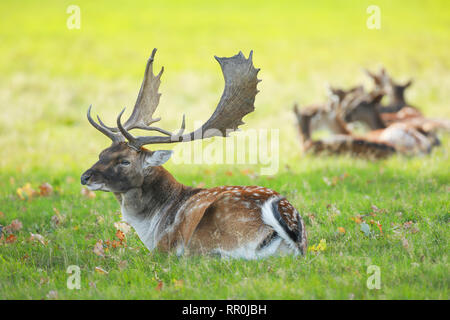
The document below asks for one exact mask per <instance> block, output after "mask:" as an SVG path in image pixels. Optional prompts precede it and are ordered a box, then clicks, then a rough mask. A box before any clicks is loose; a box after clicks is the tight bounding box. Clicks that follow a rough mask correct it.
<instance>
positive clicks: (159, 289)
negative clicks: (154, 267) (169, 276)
mask: <svg viewBox="0 0 450 320" xmlns="http://www.w3.org/2000/svg"><path fill="white" fill-rule="evenodd" d="M163 286H164V283H163V282H162V281H158V284H157V285H156V288H155V289H156V291H161V290H162V288H163Z"/></svg>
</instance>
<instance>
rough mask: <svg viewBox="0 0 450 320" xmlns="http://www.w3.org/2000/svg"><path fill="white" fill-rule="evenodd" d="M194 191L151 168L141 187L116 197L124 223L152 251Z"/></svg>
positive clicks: (169, 175) (160, 168) (165, 172)
mask: <svg viewBox="0 0 450 320" xmlns="http://www.w3.org/2000/svg"><path fill="white" fill-rule="evenodd" d="M196 190H197V189H193V188H191V187H187V186H185V185H183V184H181V183H179V182H178V181H176V180H175V178H174V177H173V176H172V175H171V174H170V173H169V172H168V171H167V170H166V169H164V168H163V167H152V168H151V169H149V171H148V172H147V174H146V176H145V179H144V183H143V184H142V186H141V187H139V188H134V189H131V190H128V191H127V192H124V193H120V194H115V195H116V197H117V198H118V200H119V202H120V205H121V209H122V216H123V219H124V220H125V221H126V222H128V223H129V224H130V225H131V226H132V227H133V228H134V229H135V230H136V232H137V234H138V236H139V238H140V239H141V240H142V242H144V244H145V245H146V246H147V248H149V249H150V250H151V249H153V248H155V247H156V245H157V243H158V240H159V239H161V237H163V236H164V234H165V230H168V229H169V228H171V227H173V225H174V224H175V223H176V222H177V221H178V220H179V219H177V215H178V214H180V212H179V211H180V210H179V209H180V208H181V207H182V205H183V204H184V203H185V202H186V201H187V200H188V199H189V198H190V197H191V196H192V195H193V194H194V193H196Z"/></svg>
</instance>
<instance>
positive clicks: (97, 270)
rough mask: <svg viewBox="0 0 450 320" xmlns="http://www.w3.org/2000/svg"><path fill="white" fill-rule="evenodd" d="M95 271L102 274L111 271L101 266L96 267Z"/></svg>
mask: <svg viewBox="0 0 450 320" xmlns="http://www.w3.org/2000/svg"><path fill="white" fill-rule="evenodd" d="M94 270H95V272H97V273H100V274H108V273H109V272H108V271H106V270H105V269H103V268H101V267H95V269H94Z"/></svg>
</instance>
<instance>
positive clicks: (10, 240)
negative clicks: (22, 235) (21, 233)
mask: <svg viewBox="0 0 450 320" xmlns="http://www.w3.org/2000/svg"><path fill="white" fill-rule="evenodd" d="M16 240H17V237H16V236H15V235H13V234H10V235H9V236H7V237H6V240H5V241H6V243H14V242H16Z"/></svg>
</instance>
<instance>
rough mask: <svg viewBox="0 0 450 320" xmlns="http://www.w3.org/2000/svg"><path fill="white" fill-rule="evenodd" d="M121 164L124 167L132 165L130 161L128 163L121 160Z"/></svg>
mask: <svg viewBox="0 0 450 320" xmlns="http://www.w3.org/2000/svg"><path fill="white" fill-rule="evenodd" d="M119 164H120V165H122V166H128V165H130V161H128V160H121V161H120V163H119Z"/></svg>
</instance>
